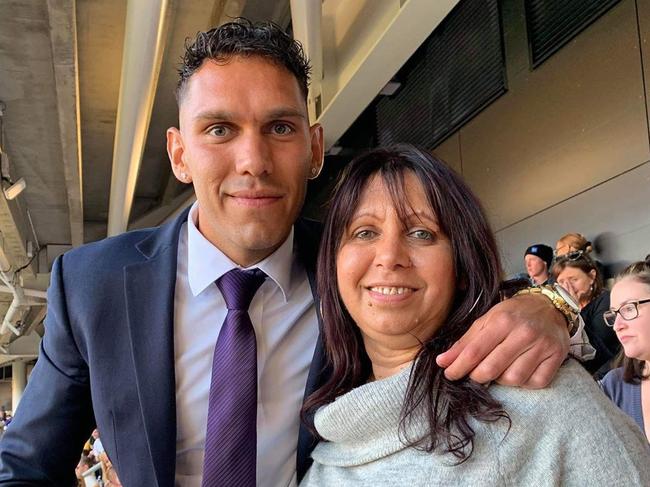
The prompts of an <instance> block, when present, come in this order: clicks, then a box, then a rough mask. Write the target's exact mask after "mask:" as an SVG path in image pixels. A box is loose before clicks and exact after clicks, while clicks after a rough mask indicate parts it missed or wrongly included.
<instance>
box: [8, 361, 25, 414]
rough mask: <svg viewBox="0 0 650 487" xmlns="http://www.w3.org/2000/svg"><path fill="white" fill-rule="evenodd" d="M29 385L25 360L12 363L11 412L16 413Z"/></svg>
mask: <svg viewBox="0 0 650 487" xmlns="http://www.w3.org/2000/svg"><path fill="white" fill-rule="evenodd" d="M26 385H27V374H26V366H25V362H21V361H17V362H13V363H12V364H11V413H12V414H15V412H16V408H17V407H18V403H19V402H20V398H21V397H23V391H24V390H25V386H26Z"/></svg>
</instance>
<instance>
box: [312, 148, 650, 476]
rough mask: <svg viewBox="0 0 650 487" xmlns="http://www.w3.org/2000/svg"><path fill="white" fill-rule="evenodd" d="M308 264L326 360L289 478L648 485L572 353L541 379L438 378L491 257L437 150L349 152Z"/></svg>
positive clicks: (611, 412) (479, 297)
mask: <svg viewBox="0 0 650 487" xmlns="http://www.w3.org/2000/svg"><path fill="white" fill-rule="evenodd" d="M318 266H319V267H318V278H319V291H320V296H321V304H322V311H323V318H324V330H323V334H324V342H325V348H326V353H327V356H328V359H329V364H330V367H331V372H332V373H331V376H330V379H329V381H328V382H327V383H326V384H325V385H324V386H323V387H322V388H321V389H319V390H318V391H317V392H316V393H315V394H314V395H312V396H311V397H310V398H309V399H308V401H307V402H306V404H305V408H304V418H305V420H306V421H307V422H308V423H309V424H311V425H312V427H313V428H314V430H315V432H316V433H317V435H318V436H319V437H320V439H321V441H320V443H319V444H318V445H317V446H316V448H315V450H314V451H313V453H312V457H313V459H314V463H313V465H312V467H311V469H310V470H309V472H308V474H307V476H306V477H305V479H304V480H303V482H302V483H301V485H302V486H314V485H325V486H329V485H369V486H370V485H372V486H377V485H413V486H416V485H417V486H419V485H536V486H537V485H609V484H617V485H650V450H649V449H648V446H647V443H646V442H645V439H644V438H643V435H642V434H641V433H640V432H639V430H638V428H636V426H635V425H634V423H633V422H632V421H631V420H630V419H629V418H628V417H627V416H626V415H624V414H622V413H621V412H620V411H619V410H618V409H617V408H616V407H615V406H614V405H613V404H611V403H610V402H609V401H607V399H606V398H605V397H603V395H602V393H601V392H600V391H599V390H598V387H597V386H596V384H595V383H593V381H592V380H591V378H590V377H589V376H588V374H586V372H584V371H583V370H582V368H581V367H580V366H578V365H577V364H576V363H574V362H572V361H569V362H568V363H567V364H566V365H565V366H563V367H562V368H561V370H560V372H559V373H558V376H557V378H556V379H555V381H554V383H553V384H552V385H551V386H550V387H549V388H547V389H544V390H540V391H532V390H520V389H513V388H506V387H501V386H498V385H493V386H490V387H485V386H482V385H479V384H476V383H474V382H472V381H471V380H469V379H463V380H460V381H450V380H448V379H446V378H445V376H444V374H443V370H442V369H441V368H440V367H439V366H438V365H437V363H436V356H437V355H438V354H439V353H441V352H443V351H445V350H446V349H448V348H449V346H450V345H451V344H452V343H454V341H455V340H457V339H458V338H459V337H460V336H461V335H462V334H463V333H464V332H465V331H466V330H467V329H468V328H469V326H470V324H471V323H472V322H473V321H474V320H475V319H477V318H478V317H479V316H481V315H482V314H484V313H486V312H487V311H488V309H489V308H490V307H491V306H492V305H493V304H494V302H495V301H496V300H497V298H498V289H499V280H500V276H501V268H500V263H499V257H498V250H497V246H496V242H495V239H494V236H493V235H492V233H491V231H490V228H489V225H488V223H487V219H486V217H485V215H484V213H483V211H482V209H481V206H480V203H479V202H478V200H477V199H476V197H475V196H474V195H473V194H472V193H471V191H470V190H469V189H468V188H467V186H466V185H465V183H464V182H463V181H462V179H461V178H460V177H459V176H458V175H457V174H456V173H454V172H453V171H452V170H451V169H449V168H448V167H447V166H446V165H445V164H444V163H442V162H440V161H439V160H437V159H435V158H434V157H432V156H431V155H429V154H427V153H425V152H422V151H419V150H417V149H415V148H413V147H410V146H397V147H395V148H391V149H378V150H375V151H372V152H370V153H368V154H366V155H364V156H361V157H360V158H358V159H356V160H355V161H353V162H352V163H350V165H349V166H348V167H347V168H346V171H345V173H344V174H343V176H342V178H341V181H340V183H339V185H338V186H337V189H336V191H335V194H334V197H333V200H332V205H331V208H330V213H329V216H328V219H327V221H326V225H325V232H324V237H323V241H322V244H321V253H320V257H319V262H318ZM514 299H520V298H514ZM485 326H490V323H489V317H488V320H487V322H486V323H485ZM522 339H525V337H522ZM535 346H536V344H535V343H531V348H533V347H535Z"/></svg>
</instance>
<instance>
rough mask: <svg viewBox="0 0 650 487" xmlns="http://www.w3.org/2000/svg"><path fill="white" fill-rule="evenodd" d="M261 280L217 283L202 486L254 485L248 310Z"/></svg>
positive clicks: (253, 276)
mask: <svg viewBox="0 0 650 487" xmlns="http://www.w3.org/2000/svg"><path fill="white" fill-rule="evenodd" d="M265 278H266V275H265V274H264V273H263V272H262V271H261V270H259V269H253V270H248V271H242V270H240V269H233V270H231V271H230V272H227V273H226V274H224V275H223V276H221V277H220V278H219V279H217V286H218V287H219V290H220V291H221V294H222V295H223V298H224V300H225V301H226V307H227V308H228V314H227V315H226V319H225V320H224V322H223V326H222V328H221V331H220V332H219V338H218V340H217V345H216V347H215V349H214V358H213V359H212V380H211V382H210V402H209V405H208V426H207V430H206V434H205V459H204V461H203V482H202V484H201V485H202V486H203V487H221V486H231V485H237V486H242V487H246V486H251V487H254V486H255V463H256V460H257V344H256V342H255V330H254V329H253V324H252V323H251V319H250V317H249V316H248V306H249V305H250V303H251V301H252V300H253V296H255V293H256V292H257V290H258V289H259V287H260V286H261V285H262V283H263V282H264V279H265Z"/></svg>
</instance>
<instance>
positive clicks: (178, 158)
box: [167, 127, 192, 184]
mask: <svg viewBox="0 0 650 487" xmlns="http://www.w3.org/2000/svg"><path fill="white" fill-rule="evenodd" d="M167 155H168V156H169V161H170V162H171V165H172V171H173V172H174V176H176V179H178V180H179V181H180V182H181V183H185V184H189V183H191V182H192V173H191V172H190V170H189V167H188V166H187V165H186V164H185V158H184V157H183V156H184V155H185V146H184V145H183V135H182V134H181V131H180V130H179V129H177V128H176V127H169V128H168V129H167Z"/></svg>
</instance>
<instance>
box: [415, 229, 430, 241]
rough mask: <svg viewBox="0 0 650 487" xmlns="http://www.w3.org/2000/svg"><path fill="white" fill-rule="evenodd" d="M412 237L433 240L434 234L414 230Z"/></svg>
mask: <svg viewBox="0 0 650 487" xmlns="http://www.w3.org/2000/svg"><path fill="white" fill-rule="evenodd" d="M410 235H411V236H412V237H413V238H416V239H418V240H433V233H431V232H430V231H428V230H414V231H412V232H411V233H410Z"/></svg>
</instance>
